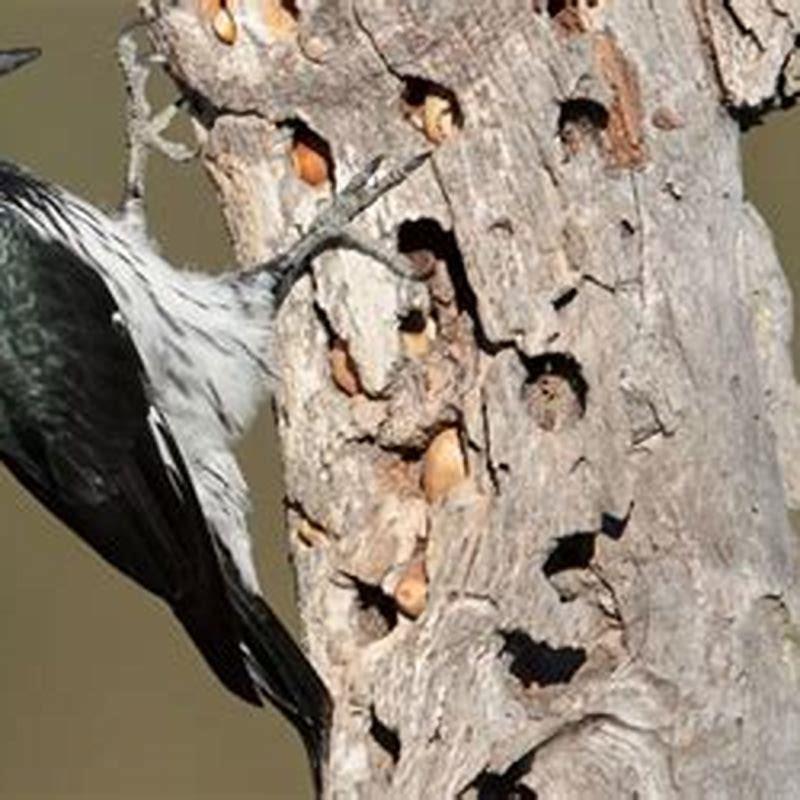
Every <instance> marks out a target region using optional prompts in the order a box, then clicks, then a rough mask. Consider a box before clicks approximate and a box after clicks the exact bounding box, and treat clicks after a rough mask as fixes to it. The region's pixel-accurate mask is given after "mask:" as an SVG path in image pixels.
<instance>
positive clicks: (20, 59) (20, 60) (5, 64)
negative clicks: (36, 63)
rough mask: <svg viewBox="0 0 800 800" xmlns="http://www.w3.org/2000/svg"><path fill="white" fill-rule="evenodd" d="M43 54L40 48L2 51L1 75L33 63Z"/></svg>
mask: <svg viewBox="0 0 800 800" xmlns="http://www.w3.org/2000/svg"><path fill="white" fill-rule="evenodd" d="M41 54H42V51H41V50H40V49H39V48H38V47H19V48H16V49H14V50H0V75H5V74H6V73H7V72H13V71H14V70H15V69H17V67H21V66H23V65H24V64H27V63H28V62H29V61H33V60H34V59H36V58H39V56H40V55H41Z"/></svg>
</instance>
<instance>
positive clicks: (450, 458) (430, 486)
mask: <svg viewBox="0 0 800 800" xmlns="http://www.w3.org/2000/svg"><path fill="white" fill-rule="evenodd" d="M466 477H467V464H466V460H465V458H464V451H463V450H462V448H461V441H460V440H459V436H458V431H457V430H456V429H455V428H447V429H446V430H444V431H442V432H441V433H440V434H438V435H437V436H436V437H435V438H434V440H433V441H432V442H431V443H430V444H429V445H428V449H427V450H426V451H425V456H424V458H423V466H422V486H423V489H424V490H425V497H426V498H427V499H428V502H430V503H434V502H436V500H438V499H439V498H440V497H443V496H444V495H446V494H447V493H448V492H449V491H450V490H451V489H452V488H453V487H454V486H457V485H458V484H459V483H461V482H462V481H463V480H464V479H465V478H466Z"/></svg>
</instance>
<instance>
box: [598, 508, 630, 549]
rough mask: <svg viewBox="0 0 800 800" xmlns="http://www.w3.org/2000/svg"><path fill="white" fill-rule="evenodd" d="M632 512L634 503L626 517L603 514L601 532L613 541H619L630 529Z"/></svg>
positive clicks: (601, 516)
mask: <svg viewBox="0 0 800 800" xmlns="http://www.w3.org/2000/svg"><path fill="white" fill-rule="evenodd" d="M632 510H633V503H631V505H630V508H629V509H628V513H627V514H626V515H625V516H624V517H617V516H615V515H614V514H609V513H607V512H603V513H602V514H601V515H600V531H601V532H602V533H604V534H605V535H606V536H608V537H610V538H611V539H614V540H615V541H618V540H619V539H621V538H622V534H623V533H625V529H626V528H627V527H628V522H629V521H630V518H631V511H632Z"/></svg>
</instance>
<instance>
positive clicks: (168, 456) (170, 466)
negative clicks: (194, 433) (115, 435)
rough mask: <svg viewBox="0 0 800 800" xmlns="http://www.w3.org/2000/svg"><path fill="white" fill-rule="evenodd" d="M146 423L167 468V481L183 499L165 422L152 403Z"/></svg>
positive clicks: (179, 475) (182, 487)
mask: <svg viewBox="0 0 800 800" xmlns="http://www.w3.org/2000/svg"><path fill="white" fill-rule="evenodd" d="M147 424H148V426H149V428H150V431H151V432H152V434H153V438H154V439H155V441H156V445H157V446H158V454H159V455H160V456H161V462H162V463H163V464H164V466H165V467H166V468H167V470H166V471H167V475H168V476H169V481H170V483H171V484H172V488H173V489H174V490H175V492H176V494H177V495H178V497H180V498H181V499H182V500H185V494H184V489H185V487H184V485H183V481H182V480H181V478H182V475H181V471H180V470H179V469H178V465H177V464H176V463H175V459H174V458H173V455H172V449H171V447H170V444H169V440H168V439H167V437H168V436H169V433H168V430H169V428H168V427H167V422H166V420H165V419H164V417H163V415H162V414H161V412H160V411H159V410H158V409H157V408H156V407H155V406H153V405H151V406H150V410H149V411H148V412H147ZM173 446H174V445H173Z"/></svg>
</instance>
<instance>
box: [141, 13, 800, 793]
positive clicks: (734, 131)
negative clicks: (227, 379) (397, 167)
mask: <svg viewBox="0 0 800 800" xmlns="http://www.w3.org/2000/svg"><path fill="white" fill-rule="evenodd" d="M141 5H142V7H143V9H144V10H145V13H146V14H147V15H148V17H149V18H150V19H151V31H152V33H153V35H154V39H155V41H156V43H157V46H158V47H159V48H160V49H161V50H162V51H163V52H164V53H165V54H166V55H167V56H168V58H169V62H170V68H171V70H172V71H173V74H174V75H176V76H177V77H178V78H179V80H180V81H182V82H183V83H184V84H185V85H187V86H190V87H191V88H192V90H193V91H194V92H196V93H197V96H198V97H203V98H204V99H205V101H204V102H205V104H206V107H205V108H204V112H205V128H204V130H203V131H202V135H203V139H204V151H203V155H204V159H205V162H206V165H207V167H208V169H209V172H210V174H211V176H212V178H214V180H215V181H216V184H217V187H218V189H219V191H220V200H221V202H222V205H223V208H224V210H225V214H226V218H227V220H228V223H229V227H230V230H231V233H232V236H233V239H234V242H235V246H236V251H237V255H238V256H239V258H240V259H241V261H242V262H243V263H253V262H255V261H257V260H258V259H260V258H263V257H265V256H267V255H269V253H270V252H271V251H272V250H273V249H274V248H275V247H276V246H277V244H278V243H279V242H280V241H282V240H285V239H286V237H287V236H290V235H291V231H290V230H287V226H288V225H290V224H294V223H297V222H298V221H299V222H300V223H302V222H303V220H307V219H308V218H309V216H310V214H311V213H312V211H313V208H314V206H315V204H316V202H318V200H319V198H320V197H321V196H324V194H325V192H324V190H318V189H317V190H315V189H311V188H310V187H308V186H306V185H304V184H302V183H301V182H300V181H298V180H297V178H296V177H295V176H294V174H293V173H292V170H291V165H290V158H289V155H288V144H287V139H286V132H285V129H283V128H282V126H283V124H284V123H286V122H287V121H291V120H298V119H299V120H302V121H303V122H304V123H305V124H307V125H308V126H309V127H310V128H311V129H313V130H314V131H315V132H316V133H318V134H319V135H321V136H322V137H324V139H325V140H326V141H327V142H328V143H329V145H330V147H331V151H332V154H333V159H334V162H335V165H336V175H337V177H338V180H339V182H340V183H342V182H343V181H344V180H345V179H346V178H347V177H348V176H349V175H351V174H352V173H353V172H354V171H355V170H357V169H358V168H359V167H361V166H362V165H363V164H364V163H365V162H366V161H367V160H368V159H369V158H370V157H372V156H373V155H375V154H377V153H385V154H387V155H389V156H392V157H401V156H405V155H408V154H410V153H413V152H418V151H420V150H422V149H424V148H425V147H427V146H429V144H428V143H427V142H426V140H425V138H424V137H423V135H422V134H421V133H420V131H419V130H417V129H415V128H414V127H413V126H412V125H411V124H409V121H408V120H407V119H406V118H405V117H404V113H403V107H402V103H401V95H402V93H403V90H404V78H407V77H414V78H418V79H424V80H427V81H433V82H435V83H436V84H438V85H440V86H441V87H443V88H444V89H446V90H447V91H449V92H452V93H454V95H455V97H456V98H457V101H458V104H459V106H460V109H461V111H462V112H463V118H464V120H463V121H464V125H463V129H462V130H460V131H458V132H457V133H456V134H455V135H454V136H452V137H451V138H449V139H448V140H447V141H445V142H444V143H443V144H441V145H440V146H439V147H438V148H437V150H436V153H435V155H434V157H433V159H432V161H431V163H430V165H429V166H426V167H424V168H423V169H422V170H421V171H420V172H419V173H417V174H416V175H414V176H413V177H412V178H411V179H410V180H409V181H408V182H407V183H406V184H405V185H403V186H401V187H400V188H398V189H397V190H395V191H394V192H393V193H392V194H391V195H390V196H389V197H387V198H386V199H385V201H382V202H381V204H380V205H379V207H377V208H376V209H374V210H372V211H370V212H369V213H368V214H367V215H366V219H364V220H362V221H361V222H360V223H359V225H358V226H357V227H358V228H359V229H361V230H365V231H370V232H371V233H372V234H379V233H383V234H387V235H389V234H392V232H393V231H395V230H396V229H397V226H399V225H400V224H401V223H402V222H404V221H409V220H412V221H413V220H417V219H418V218H422V217H424V218H430V219H431V220H436V221H437V222H438V223H439V224H440V225H441V227H442V228H443V229H444V230H445V231H450V230H452V231H453V233H454V236H455V241H456V242H457V246H458V249H459V251H460V254H461V256H462V258H463V264H464V274H463V275H462V276H460V277H458V279H457V280H456V284H461V285H459V286H457V287H454V285H453V281H452V277H453V276H452V275H448V274H447V270H446V269H444V267H443V265H442V264H439V265H438V267H437V271H436V275H435V277H434V278H433V279H432V280H431V282H430V284H429V285H430V286H431V288H432V294H433V308H434V309H435V312H436V314H437V316H438V335H437V336H436V338H435V340H434V342H433V344H432V346H431V349H430V352H429V353H428V354H427V355H426V356H423V357H417V358H407V357H405V356H404V350H403V345H402V341H403V339H402V337H401V335H400V332H399V331H398V321H397V319H396V318H395V312H396V309H397V308H398V307H399V305H398V304H399V302H400V300H399V295H400V293H399V292H398V291H396V279H394V278H393V277H392V276H390V275H388V274H387V273H386V271H385V270H383V269H382V268H381V267H380V266H379V265H378V264H376V263H375V262H372V261H370V260H369V259H366V258H364V257H360V256H356V255H353V254H350V253H347V254H342V253H335V254H328V255H326V256H325V257H323V258H320V259H319V260H318V262H317V264H316V265H315V269H314V280H313V281H312V280H303V281H302V282H301V284H300V285H299V286H298V287H297V288H296V290H295V291H294V293H293V294H292V296H291V298H290V300H289V302H288V303H287V306H286V307H285V309H284V311H283V313H282V317H281V321H280V341H281V346H282V358H283V366H282V378H283V383H282V387H281V390H280V392H279V394H278V397H277V409H278V419H279V423H280V435H281V442H282V446H283V456H284V460H285V466H286V486H287V495H288V504H289V509H290V511H289V524H290V531H291V542H292V551H293V555H294V561H295V566H296V569H297V575H298V588H299V598H300V605H301V610H302V615H303V619H304V621H305V624H306V627H307V639H308V646H309V649H310V653H311V656H312V658H313V660H314V662H315V664H316V665H317V666H318V667H319V669H320V671H321V673H322V674H323V675H324V677H325V679H326V681H327V683H328V685H329V686H330V687H331V691H332V693H333V695H334V697H335V699H336V703H337V710H336V716H335V721H334V731H333V752H332V758H331V763H330V768H329V773H328V787H327V796H328V797H331V798H334V797H336V798H398V800H399V799H400V798H402V799H403V800H411V799H412V798H452V797H459V798H471V797H523V798H530V797H538V798H539V799H540V800H564V799H565V798H567V799H568V798H609V799H612V798H613V799H614V800H616V799H617V798H620V797H631V798H633V797H638V798H653V799H655V798H659V799H660V798H677V797H680V798H792V797H797V796H800V694H799V692H798V689H799V688H800V660H799V656H800V650H799V648H800V630H799V629H798V627H797V614H798V605H797V601H798V595H797V582H796V581H797V566H798V564H797V541H796V538H795V537H794V536H793V534H792V532H791V530H790V527H789V524H788V521H787V514H786V509H785V507H786V504H787V500H788V501H789V502H792V503H794V504H797V503H800V471H799V470H800V458H798V456H799V455H800V452H799V451H800V446H799V445H800V442H799V440H798V419H800V417H799V416H798V413H797V412H798V406H799V405H800V403H799V401H798V390H797V387H796V385H795V382H794V378H793V376H792V372H791V363H790V358H789V354H788V343H789V339H790V336H791V320H792V314H791V298H790V296H789V293H788V290H787V287H786V283H785V281H784V278H783V275H782V273H781V270H780V265H779V263H778V261H777V258H776V255H775V252H774V248H773V245H772V242H771V240H770V235H769V232H768V231H767V230H766V228H765V226H764V224H763V223H762V221H761V220H760V218H759V216H758V214H757V212H756V211H755V210H754V209H753V208H752V207H751V206H750V205H749V204H748V202H747V200H746V198H745V196H744V194H743V188H742V179H741V172H740V163H739V138H740V132H739V125H738V123H737V122H736V121H735V120H734V118H733V115H732V114H731V113H729V110H728V109H731V108H735V109H736V108H738V109H739V110H738V112H737V116H738V117H739V118H744V117H745V116H746V114H745V113H744V110H743V108H744V107H745V106H749V107H759V108H762V107H764V108H765V107H766V106H767V105H768V104H770V103H771V102H773V101H777V100H779V99H780V98H778V97H777V96H776V93H777V92H783V93H784V95H786V94H787V93H790V92H792V91H797V63H796V62H797V59H796V55H793V47H794V45H795V39H796V36H797V34H798V31H799V30H800V3H798V2H796V0H771V2H766V0H728V1H727V2H723V1H722V0H670V2H660V0H627V1H626V2H622V1H621V0H616V1H612V0H606V1H605V2H604V1H603V0H597V2H590V1H589V0H578V2H575V3H560V4H559V3H553V2H545V0H533V2H532V1H531V0H526V2H522V0H520V1H519V2H511V0H505V1H501V2H489V0H438V2H431V1H430V0H357V1H354V2H349V3H344V2H339V3H332V2H329V0H316V1H315V0H299V2H297V4H296V5H297V7H298V9H299V18H298V25H299V27H298V31H297V34H296V36H290V37H288V38H285V39H281V40H276V39H274V38H271V37H270V31H269V29H268V28H267V27H266V26H265V25H264V23H263V18H262V16H261V14H262V11H263V8H264V7H265V4H264V3H261V2H251V1H250V0H239V2H238V3H236V4H235V5H233V8H234V13H235V16H236V18H237V21H238V22H239V31H238V37H237V40H236V42H235V43H234V44H233V45H230V46H228V45H225V44H223V43H221V42H220V41H218V40H217V38H216V37H215V35H214V33H213V31H212V29H211V25H210V24H209V22H208V20H203V19H201V18H200V16H199V15H198V12H197V8H198V4H197V3H196V2H195V0H178V2H175V3H159V2H156V0H141ZM562 6H567V7H566V8H563V10H561V11H560V13H558V14H556V15H553V14H552V13H550V12H553V11H556V10H558V9H559V8H561V7H562ZM784 70H785V76H784V79H782V78H781V74H782V71H784ZM575 101H578V102H577V103H576V102H575ZM212 108H213V109H216V111H214V113H211V111H212ZM589 112H591V113H590V114H589V116H590V117H591V114H595V115H599V117H597V116H596V117H595V121H596V122H597V121H599V122H600V125H601V127H602V124H603V115H605V121H606V122H607V126H606V127H605V129H604V130H598V129H596V128H592V125H591V124H590V121H589V120H587V118H586V116H585V115H586V113H589ZM581 113H583V114H584V116H583V117H581ZM575 117H577V118H578V119H575ZM560 120H561V121H562V122H566V124H565V125H562V130H559V121H560ZM463 284H468V286H469V288H470V289H471V292H472V293H474V298H475V299H476V302H475V303H474V304H473V303H472V302H470V296H469V295H470V293H469V292H465V290H464V285H463ZM456 289H457V290H456ZM570 290H575V291H576V293H575V295H574V297H572V299H571V301H570V302H567V299H569V298H570V297H571V294H569V292H570ZM455 295H458V302H455V301H454V300H453V297H454V296H455ZM559 298H560V299H561V301H562V302H561V303H556V305H557V306H559V307H558V308H556V307H555V306H554V301H556V300H557V299H559ZM332 338H339V339H342V340H345V341H346V342H347V343H348V348H349V353H350V356H351V358H352V361H353V362H354V364H355V365H356V368H357V372H358V378H359V380H360V386H358V385H357V389H356V394H355V395H353V396H351V395H350V394H348V393H346V392H344V391H342V389H341V388H339V387H337V385H336V384H335V383H334V381H333V380H332V377H331V368H330V357H329V350H330V348H331V343H332V342H331V340H332ZM548 353H560V354H568V355H569V357H570V358H572V359H574V364H576V365H578V367H579V372H580V375H581V376H582V378H583V379H584V380H585V382H586V384H587V385H588V394H587V396H586V409H585V414H581V409H580V404H579V403H578V404H576V396H575V393H574V392H573V391H572V390H571V389H570V387H569V385H568V384H567V383H565V382H563V381H561V382H559V381H558V379H557V378H553V377H552V376H549V377H548V376H545V377H544V378H542V379H540V380H539V382H538V383H536V385H535V386H534V387H532V386H530V385H529V383H528V382H529V379H530V377H531V375H530V372H529V368H530V365H531V363H533V364H534V365H536V364H542V363H543V362H544V361H545V360H546V359H543V358H542V357H543V356H545V355H546V354H548ZM536 359H539V360H538V361H536ZM532 360H533V361H532ZM555 363H556V368H558V366H559V362H557V361H556V362H555ZM571 363H572V362H569V361H563V362H561V365H562V366H563V364H567V365H569V364H571ZM556 371H558V369H556ZM548 381H550V383H548ZM573 383H574V386H575V387H578V389H579V388H580V386H579V381H573ZM550 390H552V391H553V392H554V394H553V395H552V396H553V397H554V398H555V399H554V400H551V401H550V405H548V402H547V391H550ZM453 426H455V427H457V428H458V430H459V432H460V435H461V437H462V441H463V445H464V452H465V454H466V460H467V472H468V474H467V477H466V479H465V480H464V481H463V482H462V483H461V484H460V485H458V486H456V487H455V488H454V489H452V490H451V491H450V492H449V493H448V494H446V495H445V496H444V497H442V498H439V499H436V500H435V501H433V502H430V501H429V499H428V498H426V496H425V493H424V492H423V490H422V471H423V454H424V452H425V450H426V448H427V446H428V445H429V443H430V442H431V440H432V439H433V437H434V435H435V434H437V433H438V432H440V431H441V430H442V429H445V428H448V427H453ZM576 534H579V536H577V537H576V538H573V539H567V541H568V542H572V543H573V544H575V545H583V547H584V549H583V550H581V549H580V547H576V548H575V549H573V550H572V551H571V557H572V559H573V561H572V562H570V563H571V564H572V568H570V569H564V570H561V571H554V569H555V567H554V561H553V559H552V558H551V555H552V554H553V553H554V551H555V549H556V548H557V547H558V546H559V544H560V543H561V546H562V550H559V553H561V552H563V548H564V537H570V536H574V535H576ZM586 548H588V550H587V549H586ZM589 555H591V559H589ZM415 558H417V559H419V558H424V559H425V566H426V570H427V574H428V578H429V587H428V601H427V608H426V610H425V611H424V613H423V614H422V615H421V616H420V617H418V618H417V619H416V620H412V619H409V618H406V617H404V616H403V615H402V614H399V615H397V619H396V624H395V620H394V618H393V617H394V614H393V612H392V608H393V602H394V601H393V598H392V592H393V591H394V589H395V587H396V584H397V581H398V578H399V576H400V575H402V574H403V571H404V569H405V568H406V565H407V564H408V563H409V562H411V561H413V560H414V559H415ZM548 559H550V561H548ZM545 564H548V569H547V572H548V573H552V574H547V575H546V574H545V569H544V567H545ZM551 567H552V569H551ZM359 587H360V590H361V599H363V597H364V596H365V593H366V594H369V595H370V596H373V597H378V598H380V599H381V600H382V603H383V605H384V606H385V609H384V610H385V611H386V616H388V617H389V623H387V622H386V620H385V619H384V616H382V615H381V613H380V612H379V611H378V610H376V609H374V608H372V609H364V608H362V607H361V606H362V605H363V604H362V603H361V602H360V595H359ZM555 651H557V653H556V655H553V653H554V652H555ZM514 653H516V655H514ZM548 667H550V673H549V678H550V679H553V678H559V679H561V682H550V681H549V680H548ZM542 684H544V685H542ZM376 732H377V735H376ZM492 781H494V783H492ZM521 787H525V788H521ZM264 791H265V796H269V790H268V787H265V789H264ZM514 792H516V794H515V793H514ZM526 792H527V793H526ZM534 793H535V794H534Z"/></svg>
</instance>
